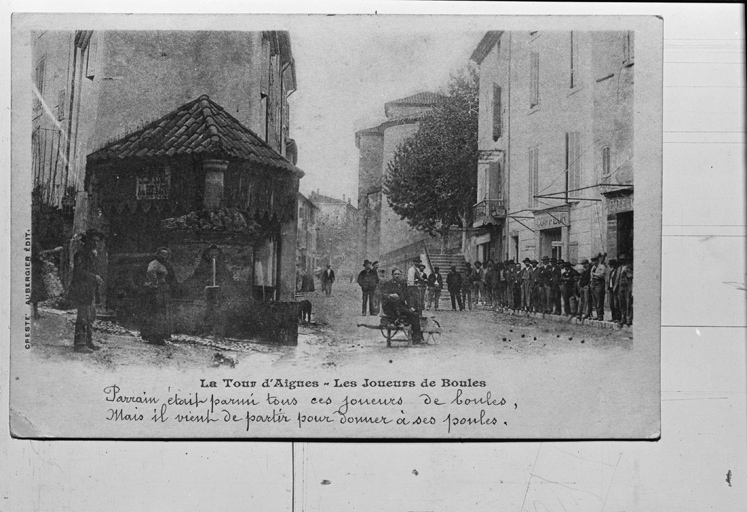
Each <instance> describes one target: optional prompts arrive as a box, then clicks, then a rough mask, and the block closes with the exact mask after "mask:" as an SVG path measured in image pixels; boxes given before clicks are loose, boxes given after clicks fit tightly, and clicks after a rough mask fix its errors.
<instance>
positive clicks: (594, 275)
mask: <svg viewBox="0 0 747 512" xmlns="http://www.w3.org/2000/svg"><path fill="white" fill-rule="evenodd" d="M606 258H607V253H605V254H604V255H601V254H600V255H599V256H595V257H594V258H592V260H591V261H592V262H593V265H592V267H591V294H592V297H594V309H596V310H597V317H596V319H597V320H604V292H605V290H604V288H605V283H606V280H607V266H606V265H605V264H604V261H605V259H606Z"/></svg>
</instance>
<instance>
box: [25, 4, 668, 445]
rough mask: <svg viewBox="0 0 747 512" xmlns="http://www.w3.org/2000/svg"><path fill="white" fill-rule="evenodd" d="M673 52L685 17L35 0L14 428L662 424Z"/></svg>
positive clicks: (565, 435) (590, 431)
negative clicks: (672, 28)
mask: <svg viewBox="0 0 747 512" xmlns="http://www.w3.org/2000/svg"><path fill="white" fill-rule="evenodd" d="M661 54H662V20H661V19H660V18H658V17H636V16H631V17H618V16H614V17H612V16H610V17H606V16H586V17H582V16H578V17H574V16H531V17H529V16H479V17H478V16H436V15H421V16H414V15H407V16H405V15H397V16H395V15H389V16H384V15H339V16H321V15H276V16H269V15H268V16H256V15H254V16H249V15H235V16H227V15H226V16H214V15H213V16H202V15H130V16H117V15H79V14H76V15H43V14H16V15H15V16H14V17H13V32H12V69H11V73H12V154H11V162H12V164H11V171H12V192H13V194H12V196H13V205H12V208H13V213H12V268H11V283H12V289H11V294H12V325H11V351H10V352H11V354H10V355H11V366H10V374H11V395H10V408H11V410H10V417H11V431H12V434H13V435H14V436H16V437H23V438H83V439H88V438H110V439H119V438H138V439H147V438H256V439H268V438H273V439H278V438H283V439H291V438H295V439H321V438H365V439H378V438H393V439H398V438H401V439H413V438H424V439H425V438H427V439H469V438H475V439H534V438H554V439H656V438H658V437H659V433H660V379H659V374H660V348H659V347H660V343H659V342H660V279H661V267H660V261H661V176H662V60H661ZM634 267H635V279H634V271H633V270H634Z"/></svg>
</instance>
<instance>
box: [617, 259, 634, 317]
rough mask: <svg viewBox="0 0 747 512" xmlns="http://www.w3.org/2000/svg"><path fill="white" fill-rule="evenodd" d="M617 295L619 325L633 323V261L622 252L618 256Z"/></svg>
mask: <svg viewBox="0 0 747 512" xmlns="http://www.w3.org/2000/svg"><path fill="white" fill-rule="evenodd" d="M619 260H620V268H619V269H618V273H617V297H618V301H619V303H620V326H622V325H632V324H633V262H632V261H628V259H627V258H626V256H625V255H624V254H621V255H620V257H619Z"/></svg>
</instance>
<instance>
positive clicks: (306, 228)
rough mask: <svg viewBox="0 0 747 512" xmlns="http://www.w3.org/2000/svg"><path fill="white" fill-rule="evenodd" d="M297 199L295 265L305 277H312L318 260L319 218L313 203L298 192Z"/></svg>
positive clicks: (317, 209)
mask: <svg viewBox="0 0 747 512" xmlns="http://www.w3.org/2000/svg"><path fill="white" fill-rule="evenodd" d="M297 197H298V202H297V206H298V238H297V240H296V247H297V251H296V258H297V264H298V266H299V268H301V269H302V270H303V271H304V272H305V273H306V274H307V275H313V273H314V270H315V269H316V267H317V265H318V263H317V262H318V259H319V258H318V255H317V235H318V231H319V227H318V226H317V217H318V216H319V208H317V207H316V206H315V205H314V203H312V202H311V201H310V200H309V199H307V198H306V196H304V195H303V194H302V193H300V192H299V193H298V196H297Z"/></svg>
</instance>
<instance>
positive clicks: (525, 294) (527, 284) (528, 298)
mask: <svg viewBox="0 0 747 512" xmlns="http://www.w3.org/2000/svg"><path fill="white" fill-rule="evenodd" d="M522 263H523V264H524V268H523V269H521V307H522V308H524V311H531V310H532V282H531V281H532V260H530V259H529V258H524V260H523V261H522Z"/></svg>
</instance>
